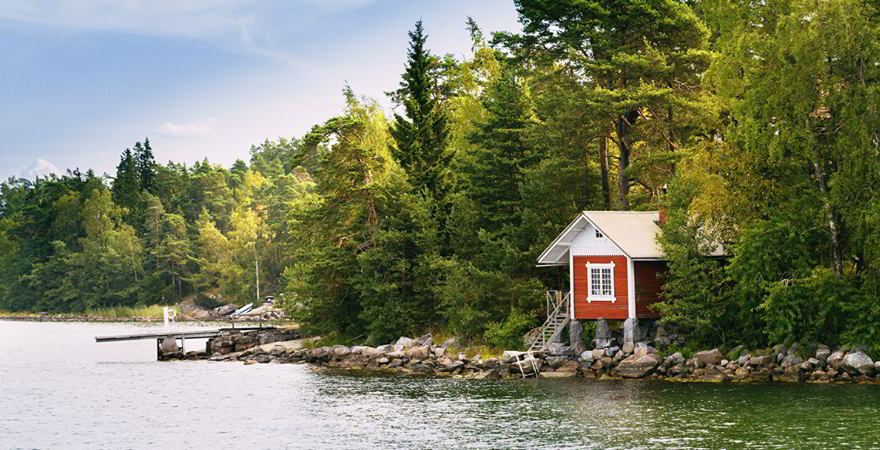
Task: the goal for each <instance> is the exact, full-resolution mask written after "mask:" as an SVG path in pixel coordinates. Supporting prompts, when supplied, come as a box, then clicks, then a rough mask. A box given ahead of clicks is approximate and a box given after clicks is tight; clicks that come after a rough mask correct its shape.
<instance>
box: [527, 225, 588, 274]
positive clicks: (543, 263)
mask: <svg viewBox="0 0 880 450" xmlns="http://www.w3.org/2000/svg"><path fill="white" fill-rule="evenodd" d="M582 218H583V219H584V220H586V221H587V222H589V219H587V218H586V216H585V215H584V211H581V212H580V213H578V215H577V216H575V218H574V220H572V221H571V222H569V224H568V226H566V227H565V228H564V229H563V230H562V232H561V233H559V234H558V235H556V239H553V242H551V243H550V245H548V246H547V248H545V249H544V251H543V252H541V256H538V267H541V266H548V265H553V266H556V265H560V266H564V265H565V264H564V263H559V262H556V261H552V262H542V260H543V259H544V258H545V257H546V256H547V254H548V253H550V251H551V250H553V248H554V247H556V245H557V244H559V240H560V239H562V236H565V234H566V233H568V232H569V231H571V229H572V228H574V225H575V224H576V223H577V222H578V220H580V219H582Z"/></svg>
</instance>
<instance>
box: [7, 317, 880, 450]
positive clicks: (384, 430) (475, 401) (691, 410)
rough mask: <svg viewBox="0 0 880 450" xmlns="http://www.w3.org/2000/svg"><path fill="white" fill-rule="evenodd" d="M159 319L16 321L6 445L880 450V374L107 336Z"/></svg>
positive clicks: (10, 329) (10, 335) (11, 330)
mask: <svg viewBox="0 0 880 450" xmlns="http://www.w3.org/2000/svg"><path fill="white" fill-rule="evenodd" d="M159 329H161V325H158V326H157V325H144V326H139V325H131V324H92V323H25V322H8V321H0V448H236V449H237V448H382V449H385V448H742V447H755V448H767V447H776V448H880V386H852V385H849V386H834V385H804V384H792V385H788V384H761V385H741V384H734V385H730V384H726V385H719V384H693V383H667V382H647V381H596V380H583V379H571V380H517V381H476V380H461V379H440V378H422V377H411V376H401V375H385V376H366V375H363V374H352V373H339V372H325V371H318V370H314V369H312V368H310V367H309V366H305V365H294V364H258V365H250V366H244V365H243V364H241V363H230V362H222V363H212V362H207V361H186V362H157V361H155V356H156V355H155V345H156V344H155V341H150V340H148V341H132V342H119V343H102V344H96V343H95V341H94V336H96V335H112V334H125V333H131V332H148V331H159ZM201 342H204V341H201ZM191 344H192V342H189V341H188V342H187V345H188V346H189V345H191ZM202 345H203V344H202ZM188 349H195V348H194V347H192V348H188Z"/></svg>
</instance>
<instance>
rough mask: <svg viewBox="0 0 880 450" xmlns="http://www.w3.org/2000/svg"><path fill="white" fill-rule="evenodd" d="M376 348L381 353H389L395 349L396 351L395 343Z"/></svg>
mask: <svg viewBox="0 0 880 450" xmlns="http://www.w3.org/2000/svg"><path fill="white" fill-rule="evenodd" d="M376 350H378V351H379V352H380V353H389V352H393V351H394V345H392V344H385V345H380V346H378V347H376Z"/></svg>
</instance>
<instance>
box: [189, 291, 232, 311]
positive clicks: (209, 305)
mask: <svg viewBox="0 0 880 450" xmlns="http://www.w3.org/2000/svg"><path fill="white" fill-rule="evenodd" d="M193 302H194V303H195V304H196V305H197V306H198V307H200V308H203V309H214V308H216V307H218V306H223V305H224V304H225V303H223V302H221V301H219V300H217V299H215V298H211V297H208V296H207V295H205V294H197V295H196V298H195V300H193Z"/></svg>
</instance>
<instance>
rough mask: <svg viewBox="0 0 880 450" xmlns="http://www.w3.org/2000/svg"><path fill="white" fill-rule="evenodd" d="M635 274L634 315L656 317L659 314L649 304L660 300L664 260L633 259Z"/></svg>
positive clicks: (640, 317)
mask: <svg viewBox="0 0 880 450" xmlns="http://www.w3.org/2000/svg"><path fill="white" fill-rule="evenodd" d="M633 266H634V267H633V268H634V270H635V275H636V317H638V318H639V319H656V318H659V317H660V314H659V313H657V312H656V311H653V310H652V309H651V308H650V306H651V305H652V304H654V303H657V302H659V301H660V300H662V295H661V292H662V291H661V289H662V286H663V280H662V278H661V277H662V275H663V274H664V273H665V272H666V270H667V266H666V262H665V261H633Z"/></svg>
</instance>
